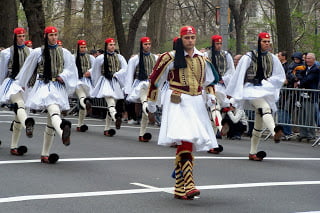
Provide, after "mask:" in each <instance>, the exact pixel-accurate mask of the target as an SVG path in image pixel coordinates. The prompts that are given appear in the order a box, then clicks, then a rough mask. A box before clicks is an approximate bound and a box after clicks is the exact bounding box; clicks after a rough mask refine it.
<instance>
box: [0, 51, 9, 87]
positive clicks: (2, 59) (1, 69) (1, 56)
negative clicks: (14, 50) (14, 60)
mask: <svg viewBox="0 0 320 213" xmlns="http://www.w3.org/2000/svg"><path fill="white" fill-rule="evenodd" d="M9 60H10V48H7V49H5V50H2V51H1V52H0V85H1V84H2V82H3V81H4V79H5V78H6V77H7V75H8V63H9Z"/></svg>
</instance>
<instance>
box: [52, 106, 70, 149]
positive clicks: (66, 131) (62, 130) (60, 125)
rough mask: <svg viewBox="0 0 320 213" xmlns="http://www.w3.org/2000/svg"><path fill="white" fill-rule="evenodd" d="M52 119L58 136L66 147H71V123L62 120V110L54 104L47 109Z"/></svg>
mask: <svg viewBox="0 0 320 213" xmlns="http://www.w3.org/2000/svg"><path fill="white" fill-rule="evenodd" d="M47 110H48V113H49V115H50V118H51V122H52V126H53V127H54V129H55V131H56V133H57V134H58V136H59V137H60V138H61V139H62V143H63V144H64V145H66V146H69V145H70V133H71V122H70V121H67V120H65V119H61V118H60V108H59V106H58V105H56V104H52V105H50V106H48V108H47Z"/></svg>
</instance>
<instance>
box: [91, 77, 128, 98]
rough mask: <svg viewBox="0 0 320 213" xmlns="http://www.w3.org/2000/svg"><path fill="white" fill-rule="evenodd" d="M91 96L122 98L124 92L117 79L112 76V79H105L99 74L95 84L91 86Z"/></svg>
mask: <svg viewBox="0 0 320 213" xmlns="http://www.w3.org/2000/svg"><path fill="white" fill-rule="evenodd" d="M91 97H94V98H104V97H111V98H114V99H116V100H118V99H124V94H123V91H122V89H121V86H120V83H119V81H118V80H116V79H115V78H112V80H111V81H110V80H108V79H106V78H105V77H104V76H100V78H99V79H98V82H97V85H96V86H95V87H94V88H93V90H92V92H91Z"/></svg>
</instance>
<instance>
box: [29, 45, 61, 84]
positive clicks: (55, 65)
mask: <svg viewBox="0 0 320 213" xmlns="http://www.w3.org/2000/svg"><path fill="white" fill-rule="evenodd" d="M43 50H44V46H42V47H41V52H43ZM49 51H50V57H51V72H52V79H51V80H52V81H55V78H56V77H57V76H58V75H59V74H60V73H62V72H63V67H64V60H63V50H62V48H61V47H56V48H50V49H49ZM44 60H45V59H44V55H41V60H40V62H38V64H37V67H36V69H35V71H34V73H33V75H32V76H31V78H30V80H29V82H28V86H33V85H34V83H35V82H36V78H37V74H38V79H39V80H43V79H44V76H43V72H44Z"/></svg>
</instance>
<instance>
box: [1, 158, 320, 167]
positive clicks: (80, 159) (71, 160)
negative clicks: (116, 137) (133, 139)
mask: <svg viewBox="0 0 320 213" xmlns="http://www.w3.org/2000/svg"><path fill="white" fill-rule="evenodd" d="M172 159H175V157H107V158H66V159H59V162H85V161H121V160H172ZM195 159H196V160H211V159H216V160H248V157H212V156H198V157H197V156H195ZM264 160H283V161H297V160H298V161H320V158H280V157H266V158H264ZM37 162H40V160H34V159H33V160H4V161H0V165H5V164H23V163H37Z"/></svg>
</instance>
